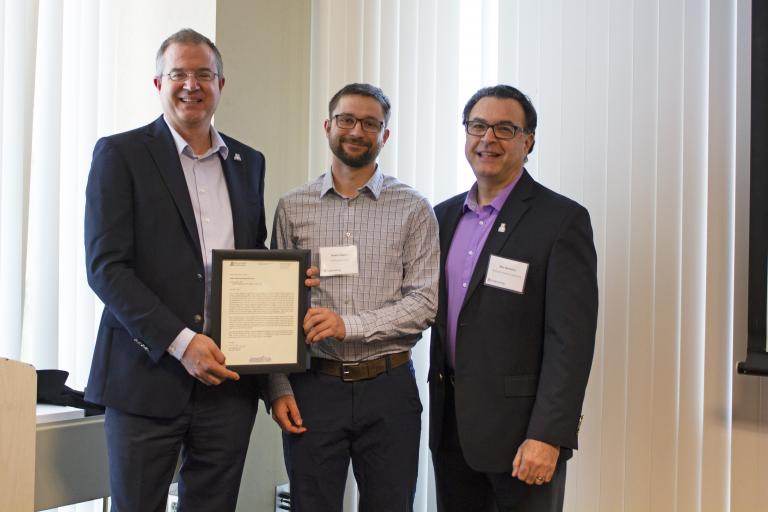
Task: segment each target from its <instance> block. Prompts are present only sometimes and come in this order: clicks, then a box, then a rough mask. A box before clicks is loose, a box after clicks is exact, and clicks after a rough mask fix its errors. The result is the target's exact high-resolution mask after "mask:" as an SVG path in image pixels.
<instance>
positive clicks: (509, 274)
mask: <svg viewBox="0 0 768 512" xmlns="http://www.w3.org/2000/svg"><path fill="white" fill-rule="evenodd" d="M527 274H528V263H525V262H523V261H516V260H511V259H509V258H502V257H501V256H494V255H491V258H490V260H489V261H488V273H487V274H486V275H485V284H486V285H487V286H493V287H495V288H501V289H502V290H508V291H510V292H515V293H523V289H524V288H525V276H526V275H527Z"/></svg>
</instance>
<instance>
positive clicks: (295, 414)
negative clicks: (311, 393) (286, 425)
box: [288, 400, 302, 427]
mask: <svg viewBox="0 0 768 512" xmlns="http://www.w3.org/2000/svg"><path fill="white" fill-rule="evenodd" d="M288 411H289V412H290V414H291V419H292V421H293V424H294V425H296V426H298V427H300V426H301V422H302V419H301V413H300V412H299V406H298V405H296V400H290V401H289V402H288Z"/></svg>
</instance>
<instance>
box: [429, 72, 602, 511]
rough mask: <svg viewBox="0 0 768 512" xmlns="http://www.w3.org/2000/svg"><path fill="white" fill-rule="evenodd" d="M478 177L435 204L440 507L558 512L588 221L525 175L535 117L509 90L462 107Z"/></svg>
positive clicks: (434, 393)
mask: <svg viewBox="0 0 768 512" xmlns="http://www.w3.org/2000/svg"><path fill="white" fill-rule="evenodd" d="M463 117H464V119H463V121H464V125H465V127H466V133H467V135H466V145H465V154H466V157H467V160H468V161H469V164H470V166H471V167H472V170H473V172H474V174H475V177H476V178H477V182H476V183H475V185H474V186H473V187H472V189H471V190H470V191H469V192H465V193H463V194H460V195H458V196H456V197H453V198H451V199H449V200H447V201H445V202H443V203H441V204H439V205H438V206H437V207H435V213H436V215H437V219H438V222H439V224H440V249H441V259H442V262H441V263H442V264H441V276H440V297H439V307H438V313H437V319H436V323H435V326H434V327H433V328H432V342H431V365H430V372H429V382H430V448H431V450H432V458H433V463H434V467H435V477H436V483H437V500H438V510H440V511H461V512H471V511H478V512H479V511H483V512H485V511H489V510H495V509H496V510H499V511H526V512H527V511H536V512H544V511H547V512H550V511H560V510H562V506H563V494H564V490H565V461H566V460H567V459H568V458H570V457H571V455H572V450H574V449H576V448H577V434H578V429H579V425H580V421H581V419H580V418H581V406H582V403H583V401H584V392H585V388H586V385H587V379H588V376H589V370H590V367H591V363H592V354H593V350H594V340H595V329H596V323H597V277H596V266H597V263H596V259H597V258H596V254H595V249H594V243H593V241H592V228H591V225H590V220H589V214H588V213H587V211H586V210H585V209H584V208H583V207H582V206H580V205H578V204H577V203H575V202H574V201H571V200H570V199H567V198H565V197H563V196H561V195H559V194H556V193H555V192H553V191H551V190H549V189H547V188H545V187H543V186H542V185H540V184H538V183H536V182H535V181H534V180H533V178H531V176H530V175H529V174H528V172H527V171H526V170H525V169H524V167H523V165H524V163H525V161H526V160H527V155H528V153H530V152H531V150H532V149H533V145H534V134H535V130H536V111H535V109H534V107H533V105H532V104H531V102H530V100H529V99H528V98H527V97H526V96H525V95H524V94H523V93H521V92H520V91H519V90H517V89H515V88H514V87H510V86H506V85H499V86H495V87H488V88H485V89H481V90H479V91H478V92H477V93H475V95H474V96H473V97H472V98H471V99H470V100H469V102H468V103H467V105H466V107H465V109H464V115H463Z"/></svg>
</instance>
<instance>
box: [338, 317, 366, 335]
mask: <svg viewBox="0 0 768 512" xmlns="http://www.w3.org/2000/svg"><path fill="white" fill-rule="evenodd" d="M341 321H342V322H344V330H345V331H346V335H345V336H344V339H343V340H340V341H362V340H363V338H364V337H365V332H364V331H363V322H362V320H361V319H360V317H359V316H358V315H341Z"/></svg>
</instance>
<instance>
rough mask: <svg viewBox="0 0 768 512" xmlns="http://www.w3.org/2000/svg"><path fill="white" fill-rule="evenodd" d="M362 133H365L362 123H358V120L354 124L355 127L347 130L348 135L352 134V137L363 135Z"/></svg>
mask: <svg viewBox="0 0 768 512" xmlns="http://www.w3.org/2000/svg"><path fill="white" fill-rule="evenodd" d="M364 132H365V130H363V122H362V121H360V120H358V121H357V122H356V123H355V126H353V127H352V129H351V130H349V133H351V134H354V135H358V136H359V135H363V134H364Z"/></svg>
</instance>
